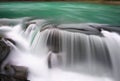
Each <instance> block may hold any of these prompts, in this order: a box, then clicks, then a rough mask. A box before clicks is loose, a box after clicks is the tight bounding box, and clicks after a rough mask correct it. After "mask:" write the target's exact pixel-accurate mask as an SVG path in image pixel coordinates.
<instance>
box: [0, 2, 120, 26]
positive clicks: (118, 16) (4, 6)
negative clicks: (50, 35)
mask: <svg viewBox="0 0 120 81" xmlns="http://www.w3.org/2000/svg"><path fill="white" fill-rule="evenodd" d="M26 16H27V17H39V18H42V19H43V18H44V19H50V20H53V21H57V22H61V23H71V22H72V23H83V22H85V23H102V24H113V25H119V24H120V6H119V5H117V6H115V5H104V4H92V3H80V2H2V3H0V18H18V17H26Z"/></svg>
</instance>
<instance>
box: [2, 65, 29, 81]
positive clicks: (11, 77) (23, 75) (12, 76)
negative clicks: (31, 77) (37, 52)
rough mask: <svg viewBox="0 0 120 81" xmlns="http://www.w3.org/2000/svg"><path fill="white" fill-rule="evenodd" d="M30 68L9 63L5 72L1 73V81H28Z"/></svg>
mask: <svg viewBox="0 0 120 81" xmlns="http://www.w3.org/2000/svg"><path fill="white" fill-rule="evenodd" d="M27 76H28V69H27V68H26V67H24V66H15V65H10V64H7V65H6V66H5V67H4V73H0V81H28V80H27Z"/></svg>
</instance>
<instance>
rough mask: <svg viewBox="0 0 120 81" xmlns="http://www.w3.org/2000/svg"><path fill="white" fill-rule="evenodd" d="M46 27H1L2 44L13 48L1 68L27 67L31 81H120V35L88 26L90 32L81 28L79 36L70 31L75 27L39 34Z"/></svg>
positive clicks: (51, 29) (34, 25)
mask: <svg viewBox="0 0 120 81" xmlns="http://www.w3.org/2000/svg"><path fill="white" fill-rule="evenodd" d="M43 23H45V22H42V23H39V25H36V24H30V25H29V26H28V27H27V28H26V29H25V28H23V27H22V26H23V25H21V24H18V25H16V26H12V27H11V26H1V27H0V34H1V35H3V38H2V40H3V41H5V43H6V44H7V45H9V46H10V47H11V52H10V54H9V56H8V58H7V59H6V60H5V61H4V62H3V64H2V67H4V66H5V65H6V64H8V63H9V64H12V65H16V66H25V67H27V68H28V80H30V81H119V75H120V70H119V68H120V63H119V56H120V55H119V53H120V50H119V48H120V43H119V41H120V36H119V34H117V33H115V32H109V31H106V30H101V31H98V30H97V29H95V30H94V28H90V27H89V26H88V25H87V24H85V25H87V26H88V28H85V29H84V25H82V26H83V28H79V27H78V29H80V30H79V32H71V31H70V30H74V26H73V25H69V26H72V27H73V29H71V28H67V27H65V28H62V27H59V25H58V28H57V27H55V28H54V27H52V28H49V27H47V28H44V27H43V29H44V30H43V31H40V29H41V30H42V26H44V25H43ZM74 25H76V26H78V25H77V24H74ZM48 26H49V25H48ZM62 26H64V25H62ZM80 26H81V25H80ZM66 28H67V30H68V31H67V30H66ZM89 28H90V29H89ZM8 29H9V30H8ZM93 30H94V31H93ZM2 31H5V32H2ZM88 32H89V33H88ZM96 32H97V34H95V33H96ZM98 32H99V33H98ZM6 38H7V39H12V40H13V41H14V42H15V43H13V42H12V41H10V40H5V39H6ZM49 61H50V63H51V64H50V65H51V69H50V68H48V65H49V64H48V63H49ZM56 63H57V64H56Z"/></svg>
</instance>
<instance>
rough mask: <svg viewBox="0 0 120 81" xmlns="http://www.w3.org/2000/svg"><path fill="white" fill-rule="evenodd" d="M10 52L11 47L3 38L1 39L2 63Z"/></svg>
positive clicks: (0, 56) (0, 53)
mask: <svg viewBox="0 0 120 81" xmlns="http://www.w3.org/2000/svg"><path fill="white" fill-rule="evenodd" d="M9 53H10V47H9V46H8V45H7V44H6V43H5V42H4V41H3V40H0V65H1V64H2V62H3V61H4V60H5V59H6V58H7V56H8V54H9Z"/></svg>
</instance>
